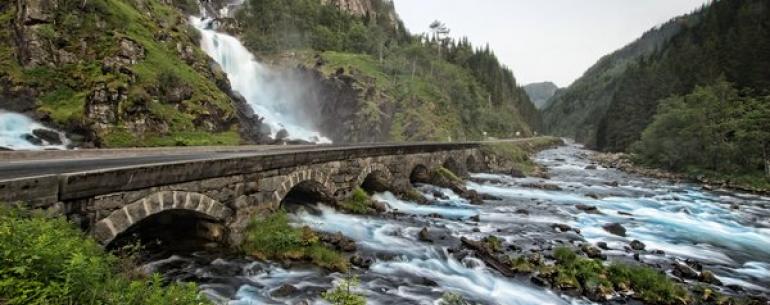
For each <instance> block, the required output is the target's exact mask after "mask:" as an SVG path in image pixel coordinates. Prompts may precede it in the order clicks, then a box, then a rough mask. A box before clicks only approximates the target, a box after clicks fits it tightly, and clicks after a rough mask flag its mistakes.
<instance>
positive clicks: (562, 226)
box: [551, 223, 572, 232]
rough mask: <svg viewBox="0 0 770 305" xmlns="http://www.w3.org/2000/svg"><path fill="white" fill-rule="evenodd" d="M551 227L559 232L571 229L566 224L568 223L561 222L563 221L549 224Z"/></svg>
mask: <svg viewBox="0 0 770 305" xmlns="http://www.w3.org/2000/svg"><path fill="white" fill-rule="evenodd" d="M551 228H553V229H554V230H557V231H559V232H567V231H570V230H572V227H570V226H568V225H565V224H563V223H555V224H552V225H551Z"/></svg>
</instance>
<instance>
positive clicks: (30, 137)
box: [21, 133, 43, 145]
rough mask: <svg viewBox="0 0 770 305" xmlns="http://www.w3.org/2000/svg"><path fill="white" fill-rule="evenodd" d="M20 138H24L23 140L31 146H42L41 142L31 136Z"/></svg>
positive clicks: (26, 135) (25, 135)
mask: <svg viewBox="0 0 770 305" xmlns="http://www.w3.org/2000/svg"><path fill="white" fill-rule="evenodd" d="M21 137H22V138H24V140H26V141H27V142H29V143H32V145H43V140H41V139H40V138H38V137H36V136H33V135H31V134H28V133H27V134H24V135H23V136H21Z"/></svg>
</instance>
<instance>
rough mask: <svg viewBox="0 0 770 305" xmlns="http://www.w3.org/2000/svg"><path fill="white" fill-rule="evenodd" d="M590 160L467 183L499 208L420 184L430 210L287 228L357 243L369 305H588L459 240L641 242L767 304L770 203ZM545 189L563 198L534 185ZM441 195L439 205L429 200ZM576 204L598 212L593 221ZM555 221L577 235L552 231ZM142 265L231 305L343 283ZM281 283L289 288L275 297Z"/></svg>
mask: <svg viewBox="0 0 770 305" xmlns="http://www.w3.org/2000/svg"><path fill="white" fill-rule="evenodd" d="M591 154H592V152H590V151H587V150H583V149H582V148H581V147H580V146H577V145H567V146H563V147H560V148H556V149H551V150H546V151H543V152H541V153H539V154H538V155H537V156H536V157H535V158H536V161H537V162H538V163H539V164H540V165H542V166H544V167H545V168H547V169H548V173H549V175H550V176H551V178H550V179H549V180H543V179H539V178H511V177H509V176H501V175H491V174H483V173H477V174H472V178H471V179H470V181H468V182H467V187H468V188H470V189H473V190H476V191H478V192H480V193H482V194H488V195H492V196H494V197H499V199H500V200H488V201H486V202H485V204H484V205H480V206H476V205H471V204H470V203H469V202H467V201H466V200H464V199H461V198H460V197H459V196H457V195H455V194H453V193H452V192H451V191H450V190H448V189H439V188H436V187H433V186H429V185H421V186H419V188H418V189H419V190H421V191H422V192H423V193H424V194H425V196H426V197H427V198H429V199H431V201H432V202H433V203H432V204H431V205H418V204H416V203H413V202H408V201H402V200H399V199H397V198H396V197H395V196H393V195H392V194H390V193H381V194H376V195H375V196H374V199H376V200H378V201H384V202H387V203H388V204H389V205H390V207H391V208H392V210H393V211H397V213H388V214H384V215H381V216H355V215H347V214H342V213H340V212H337V211H335V210H333V209H332V208H329V207H325V206H315V207H314V208H309V209H306V210H300V211H299V212H295V213H294V214H292V220H293V221H294V222H295V223H296V224H297V225H308V226H310V227H312V228H313V229H315V230H317V231H324V232H330V233H333V232H342V233H343V234H344V235H345V236H347V237H349V238H352V239H354V240H355V241H356V243H357V246H358V251H359V253H361V254H362V255H366V256H369V257H373V258H374V262H373V264H372V265H371V267H370V268H369V269H368V270H363V269H355V268H354V269H353V271H351V272H352V273H354V274H357V275H358V276H359V278H360V280H361V286H360V287H358V288H357V291H358V292H360V293H362V294H363V295H365V296H366V298H367V300H368V304H437V303H438V302H437V300H438V299H439V298H440V297H441V296H442V295H443V294H444V293H445V292H455V293H459V294H461V295H462V296H463V297H465V298H466V299H467V300H469V301H472V302H475V303H480V304H512V305H529V304H588V303H591V302H590V301H588V300H587V299H583V298H581V297H575V296H567V295H563V294H561V293H558V292H554V291H551V290H548V289H545V288H541V287H538V286H536V285H534V284H532V283H531V282H530V281H529V278H528V276H521V277H513V278H509V277H504V276H503V275H501V274H499V273H497V272H496V271H494V270H492V269H490V268H487V267H486V266H485V265H484V263H483V262H482V261H481V260H479V259H477V258H474V257H472V256H466V257H462V258H457V257H456V256H455V255H454V254H453V253H451V252H452V250H451V249H452V248H457V246H458V240H459V238H460V237H466V238H470V239H474V240H480V239H482V238H483V237H486V236H488V235H490V234H493V235H495V236H498V237H500V238H502V239H503V240H504V241H505V244H506V245H516V247H517V248H519V249H520V250H519V251H522V253H529V252H530V251H532V252H537V251H544V250H548V249H551V248H553V247H556V246H558V245H561V244H567V245H569V244H571V245H578V244H581V243H585V242H588V243H591V244H594V245H595V244H597V243H599V242H605V243H607V247H608V248H609V250H605V251H604V254H606V255H608V256H609V260H611V261H618V260H619V261H624V260H625V261H632V260H634V259H635V258H634V257H633V252H632V251H630V250H629V249H628V245H629V243H630V242H631V241H632V240H639V241H641V242H643V243H644V244H645V245H646V248H647V251H644V252H643V254H641V255H640V256H639V257H638V259H639V260H640V261H641V262H643V263H646V264H649V265H652V266H662V267H661V269H662V270H666V267H665V266H670V265H671V264H672V263H673V262H675V261H685V260H689V261H691V262H692V261H696V262H698V263H699V264H701V265H702V266H703V268H704V270H705V269H708V270H711V271H713V272H714V273H715V274H716V276H717V277H718V279H719V280H721V281H722V283H723V284H724V285H725V286H728V287H732V289H736V290H740V291H743V292H742V293H749V294H753V295H763V296H765V297H766V296H767V295H768V293H770V289H768V287H770V198H767V197H761V196H756V195H749V194H742V193H733V192H728V191H705V190H702V189H701V188H700V187H699V186H697V185H692V184H685V183H682V184H674V183H672V182H667V181H662V180H657V179H652V178H645V177H640V176H636V175H631V174H626V173H622V172H620V171H618V170H615V169H608V168H603V167H601V166H597V167H596V169H593V168H594V165H591V160H590V155H591ZM589 165H591V166H589ZM587 168H588V169H587ZM544 182H547V183H548V184H554V185H558V186H559V189H553V190H546V189H541V188H536V187H532V186H533V185H534V184H537V183H544ZM437 191H438V192H440V193H443V194H445V195H447V196H442V197H444V199H440V198H434V197H433V194H435V193H436V192H437ZM578 205H584V206H593V207H596V208H598V213H586V212H585V209H578V208H577V207H576V206H578ZM476 216H478V218H476ZM608 223H619V224H621V225H622V226H623V227H625V229H626V236H625V237H621V236H618V235H613V234H611V233H609V232H607V231H606V230H605V229H603V226H604V225H606V224H608ZM554 224H566V225H568V226H570V227H571V228H573V230H569V231H565V232H561V231H560V230H554V228H553V225H554ZM422 228H429V229H430V231H431V237H432V239H433V242H424V241H421V240H420V239H419V238H418V235H419V234H418V233H419V231H420V230H421V229H422ZM578 232H580V233H578ZM655 250H662V251H655ZM144 267H145V268H146V269H147V270H149V271H155V272H160V273H162V274H164V275H165V276H166V277H167V278H169V279H173V280H183V281H194V282H197V283H199V284H200V287H201V288H202V291H203V293H204V294H205V295H207V296H208V297H209V298H210V299H212V300H214V301H215V302H217V303H220V304H231V305H236V304H238V305H245V304H298V303H302V302H304V303H305V304H325V303H324V301H322V300H321V299H320V297H319V295H320V293H321V292H323V291H326V290H329V289H330V288H332V287H333V286H334V284H335V283H336V282H338V281H340V279H342V278H343V277H344V276H345V275H344V274H339V273H328V272H325V271H322V270H319V269H317V268H314V267H311V266H291V267H287V266H282V265H280V264H278V263H273V262H260V261H255V260H252V259H249V258H232V257H229V258H224V257H216V256H215V255H211V254H206V253H194V254H190V255H174V256H171V257H169V258H166V259H162V260H157V261H154V262H150V263H148V264H147V265H146V266H144ZM669 269H670V268H669ZM286 284H289V285H292V286H294V287H296V288H297V291H295V292H293V293H290V294H288V295H281V296H280V297H277V296H274V292H275V291H276V290H277V289H278V288H280V287H281V286H283V285H286Z"/></svg>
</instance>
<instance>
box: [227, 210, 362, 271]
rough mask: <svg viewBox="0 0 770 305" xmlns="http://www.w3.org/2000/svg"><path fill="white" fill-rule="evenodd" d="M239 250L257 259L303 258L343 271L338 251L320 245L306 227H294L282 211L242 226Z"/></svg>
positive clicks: (343, 258)
mask: <svg viewBox="0 0 770 305" xmlns="http://www.w3.org/2000/svg"><path fill="white" fill-rule="evenodd" d="M242 247H243V250H244V251H246V252H247V253H248V254H250V255H252V256H254V257H257V258H259V259H263V260H267V259H276V260H307V261H310V262H312V263H313V264H315V265H317V266H319V267H322V268H326V269H329V270H335V271H347V270H348V268H349V263H348V261H347V260H346V259H345V257H344V256H342V254H340V253H338V252H336V251H334V250H332V249H329V248H328V247H326V246H325V245H323V244H322V243H321V242H320V241H319V238H318V236H317V235H316V233H315V232H313V231H312V230H310V228H308V227H302V228H294V227H292V226H291V225H290V224H289V216H288V215H287V214H286V212H285V211H280V212H276V213H274V214H273V215H270V216H268V217H265V218H263V219H259V220H255V221H253V222H252V223H251V225H249V227H248V228H247V229H246V240H245V241H244V242H243V246H242Z"/></svg>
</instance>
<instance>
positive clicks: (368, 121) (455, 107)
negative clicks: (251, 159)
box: [237, 0, 540, 141]
mask: <svg viewBox="0 0 770 305" xmlns="http://www.w3.org/2000/svg"><path fill="white" fill-rule="evenodd" d="M371 3H372V4H373V5H374V8H373V11H372V12H368V13H367V14H366V15H365V16H355V15H352V14H350V13H349V12H347V11H345V10H340V9H337V8H336V7H333V6H326V5H323V4H321V2H320V1H317V0H269V1H265V0H259V1H257V0H252V1H251V2H250V3H249V4H250V5H249V6H248V9H245V10H242V11H240V12H239V14H238V16H237V18H238V19H239V20H240V24H248V25H249V26H248V27H244V28H243V29H241V30H242V31H243V35H242V36H243V40H244V44H245V45H246V46H247V47H249V48H250V49H252V50H254V51H256V52H260V53H263V54H267V56H270V55H273V54H276V53H277V54H278V56H279V57H284V56H283V54H286V53H287V52H285V51H291V53H292V54H295V57H297V60H298V61H299V62H300V63H302V64H304V65H306V66H310V67H317V66H316V64H317V63H319V62H321V63H322V65H321V66H318V68H319V69H320V70H321V71H322V72H323V73H324V74H327V75H332V74H336V72H337V71H342V72H343V73H344V74H345V75H346V76H350V77H352V78H353V79H355V80H356V82H355V83H354V84H353V86H355V87H356V89H360V91H361V92H362V94H361V95H360V97H359V98H360V99H362V101H360V102H359V104H358V105H357V108H356V113H355V116H354V117H355V118H354V120H355V122H352V124H353V125H354V126H362V127H363V126H366V128H367V129H369V130H367V133H371V134H378V135H380V136H381V137H382V138H384V139H390V140H394V141H417V140H441V141H445V140H447V139H449V138H452V139H481V137H482V134H483V132H487V133H488V134H489V135H490V136H496V137H513V136H515V135H516V133H517V132H520V133H521V134H522V135H531V134H533V130H534V129H537V128H539V127H540V117H539V113H538V112H537V110H536V109H535V108H534V106H533V105H532V104H531V102H530V101H529V98H528V97H527V96H526V93H525V92H524V91H523V90H522V89H521V88H519V87H518V85H517V84H516V80H515V78H514V77H513V74H512V72H511V71H510V70H509V69H507V68H506V67H504V66H502V65H501V64H500V63H499V61H498V59H497V57H496V56H495V55H494V54H493V53H492V51H491V50H489V48H488V47H486V48H474V47H473V46H472V45H471V44H470V43H469V42H468V40H467V39H461V40H458V41H455V40H452V39H447V38H446V37H443V36H442V34H440V33H436V34H435V35H433V36H432V37H428V36H427V35H411V34H409V33H407V32H405V30H404V29H405V27H404V26H403V25H402V24H401V21H400V20H398V19H397V17H395V13H394V8H393V6H392V3H390V2H387V1H378V0H374V1H371ZM316 54H318V55H320V57H319V58H316Z"/></svg>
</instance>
